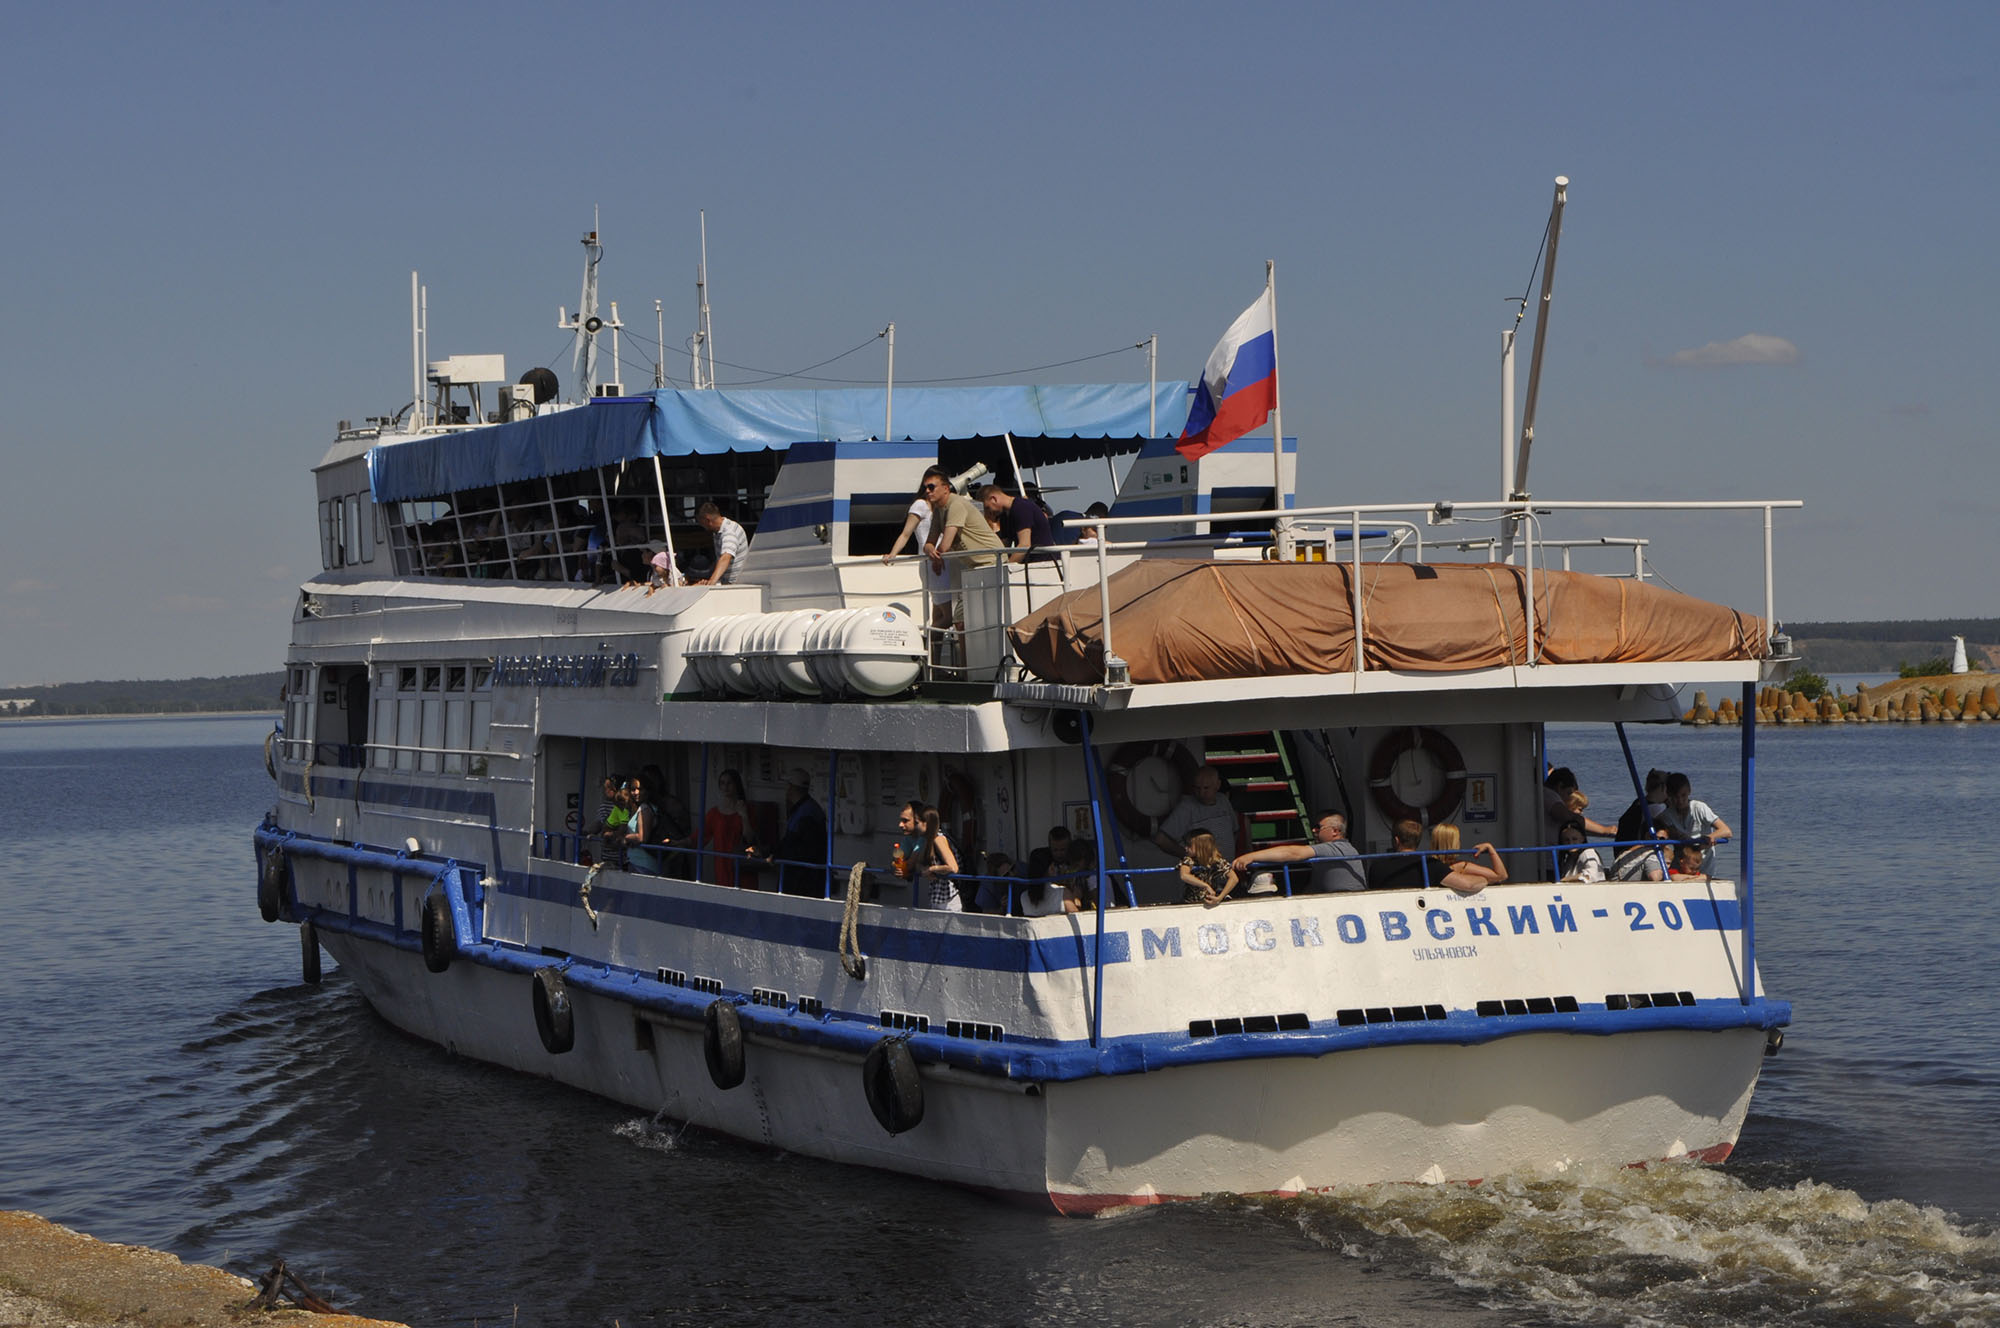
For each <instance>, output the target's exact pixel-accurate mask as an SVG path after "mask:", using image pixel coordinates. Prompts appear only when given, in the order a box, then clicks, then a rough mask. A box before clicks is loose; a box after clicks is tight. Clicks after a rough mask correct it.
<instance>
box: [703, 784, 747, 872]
mask: <svg viewBox="0 0 2000 1328" xmlns="http://www.w3.org/2000/svg"><path fill="white" fill-rule="evenodd" d="M715 783H716V788H717V789H718V790H719V791H720V795H719V796H718V797H717V798H716V800H715V802H713V803H712V804H710V806H709V809H708V815H707V817H706V818H704V819H703V821H702V823H701V838H702V847H704V848H705V849H707V850H708V851H709V852H710V853H741V852H742V851H743V843H744V839H745V837H746V836H745V826H746V824H747V822H748V820H749V816H750V808H749V806H748V804H746V803H745V802H744V800H743V776H742V775H741V774H739V773H737V772H736V771H734V770H725V771H723V772H722V773H721V774H720V775H718V776H717V777H716V780H715ZM708 861H709V863H710V864H711V867H712V876H713V879H714V881H715V883H716V884H717V885H730V886H733V885H735V884H736V867H737V862H736V859H735V858H717V857H711V858H710V859H709V860H708Z"/></svg>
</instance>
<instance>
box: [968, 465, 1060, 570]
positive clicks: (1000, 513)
mask: <svg viewBox="0 0 2000 1328" xmlns="http://www.w3.org/2000/svg"><path fill="white" fill-rule="evenodd" d="M979 501H980V503H981V504H982V505H983V506H984V507H985V508H986V515H987V517H988V518H989V519H990V520H993V521H997V522H998V523H999V534H1000V542H1001V543H1002V544H1004V545H1006V546H1007V547H1008V548H1010V549H1017V550H1020V552H1017V553H1013V554H1010V555H1009V556H1008V561H1010V562H1017V563H1020V562H1046V561H1048V560H1049V559H1051V558H1054V557H1055V554H1054V553H1052V552H1029V550H1048V549H1049V548H1050V546H1052V545H1053V544H1054V543H1055V542H1056V537H1055V532H1054V530H1052V529H1051V528H1050V526H1049V514H1048V513H1047V512H1044V511H1043V510H1042V508H1041V504H1039V503H1037V502H1036V501H1035V500H1034V499H1032V498H1016V497H1015V496H1014V495H1013V494H1011V493H1008V492H1007V491H1006V490H1005V489H1003V488H1001V487H1000V486H999V485H997V484H989V485H987V486H986V488H985V489H984V490H983V491H982V492H981V493H980V495H979Z"/></svg>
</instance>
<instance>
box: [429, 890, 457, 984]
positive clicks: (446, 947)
mask: <svg viewBox="0 0 2000 1328" xmlns="http://www.w3.org/2000/svg"><path fill="white" fill-rule="evenodd" d="M422 932H423V945H424V967H425V968H428V969H429V970H430V971H431V972H433V973H442V972H444V971H445V970H446V969H447V968H450V967H451V961H452V960H454V959H456V958H458V936H457V934H456V933H455V932H454V931H453V930H452V925H451V901H450V900H448V899H446V898H445V897H444V894H443V893H442V892H439V891H434V892H433V893H431V894H430V895H429V896H427V897H426V898H425V899H424V918H423V927H422Z"/></svg>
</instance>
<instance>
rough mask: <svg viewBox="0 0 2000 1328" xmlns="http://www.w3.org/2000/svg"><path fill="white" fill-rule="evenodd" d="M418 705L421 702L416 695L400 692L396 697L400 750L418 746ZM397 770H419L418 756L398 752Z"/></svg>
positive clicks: (405, 751)
mask: <svg viewBox="0 0 2000 1328" xmlns="http://www.w3.org/2000/svg"><path fill="white" fill-rule="evenodd" d="M418 704H419V702H418V700H417V697H416V694H415V693H404V692H399V693H397V695H396V745H397V747H398V748H400V749H408V748H413V747H415V746H416V745H417V736H418V729H417V707H418ZM396 768H397V769H398V770H415V769H416V768H417V754H416V753H415V752H414V751H410V750H399V751H397V753H396Z"/></svg>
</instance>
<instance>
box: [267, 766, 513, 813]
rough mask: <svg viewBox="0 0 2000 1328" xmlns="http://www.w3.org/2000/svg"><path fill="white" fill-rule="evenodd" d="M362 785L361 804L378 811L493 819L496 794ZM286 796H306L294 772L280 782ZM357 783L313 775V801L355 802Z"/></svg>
mask: <svg viewBox="0 0 2000 1328" xmlns="http://www.w3.org/2000/svg"><path fill="white" fill-rule="evenodd" d="M359 782H360V801H362V802H366V803H373V804H375V805H376V806H378V807H402V808H406V809H409V810H412V811H425V812H455V813H457V814H459V815H462V816H477V817H482V818H484V819H486V820H489V821H490V820H492V819H493V806H494V804H493V794H492V793H491V792H489V791H487V790H485V789H467V788H450V787H444V788H441V787H438V786H436V785H432V784H406V783H403V782H402V781H400V780H393V779H369V778H363V779H362V780H360V781H359ZM279 783H280V787H282V788H283V789H284V790H285V792H287V793H296V794H298V795H299V796H300V797H304V796H305V788H306V786H305V780H304V779H303V778H302V777H300V776H299V775H297V774H294V773H292V772H291V771H286V772H285V776H284V778H283V779H282V780H280V781H279ZM355 783H356V781H354V780H352V779H342V778H340V777H338V776H332V777H329V776H326V775H314V776H313V787H312V791H313V797H315V798H332V799H334V800H336V801H340V800H343V799H344V800H350V801H351V800H353V799H354V798H355Z"/></svg>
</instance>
